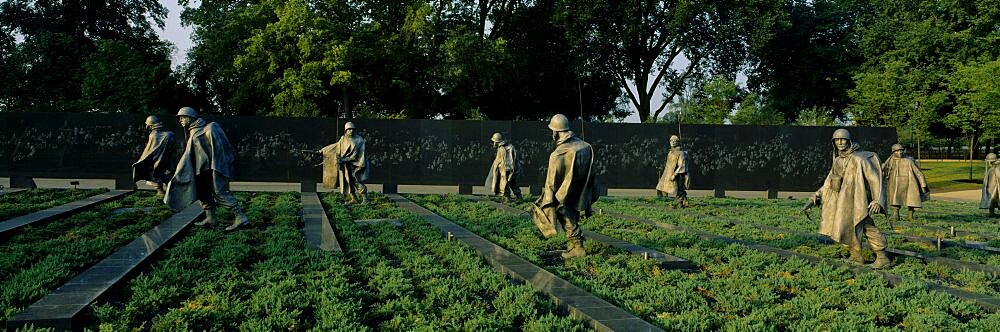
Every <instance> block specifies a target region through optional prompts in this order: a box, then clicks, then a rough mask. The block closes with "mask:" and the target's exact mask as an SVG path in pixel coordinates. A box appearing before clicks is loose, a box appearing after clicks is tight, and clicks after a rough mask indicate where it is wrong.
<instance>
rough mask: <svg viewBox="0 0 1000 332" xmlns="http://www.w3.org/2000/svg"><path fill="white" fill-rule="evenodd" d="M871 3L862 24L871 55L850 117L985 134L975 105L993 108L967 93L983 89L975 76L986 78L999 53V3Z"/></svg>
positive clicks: (899, 0) (854, 95)
mask: <svg viewBox="0 0 1000 332" xmlns="http://www.w3.org/2000/svg"><path fill="white" fill-rule="evenodd" d="M869 6H870V8H871V10H870V11H868V14H867V15H864V16H863V17H862V20H861V24H859V25H858V29H857V31H858V36H859V37H858V40H859V42H858V45H859V49H860V50H861V51H862V54H863V56H864V58H865V62H864V64H863V65H862V66H861V67H860V69H859V70H858V72H857V73H856V75H855V77H856V79H857V80H858V84H857V86H856V87H855V88H854V89H853V90H852V91H851V96H852V105H851V106H850V108H849V109H848V111H849V113H850V115H851V117H852V118H853V119H856V121H857V122H858V123H859V124H863V125H900V122H902V123H903V124H902V126H906V127H910V128H912V129H913V130H915V131H917V132H924V131H925V130H930V131H931V132H932V133H933V132H937V133H944V134H947V135H954V133H949V132H948V130H947V129H948V128H951V129H960V130H961V131H962V133H963V134H964V135H966V136H967V137H972V138H975V137H979V136H981V135H982V134H983V133H984V132H985V131H986V130H987V129H986V128H985V127H984V124H985V123H986V122H983V121H982V120H983V117H982V116H981V114H979V113H976V112H978V111H988V109H985V108H982V107H983V105H982V102H981V101H982V100H984V99H982V98H985V97H983V95H981V94H980V95H976V96H970V95H967V94H970V93H973V94H977V93H978V92H977V91H980V92H981V91H983V90H982V89H981V87H982V86H979V85H978V84H975V83H974V82H973V81H972V80H971V79H970V77H977V78H978V79H988V77H987V76H985V75H986V74H983V72H982V71H983V70H985V71H986V72H989V70H990V69H989V67H990V66H989V64H988V60H992V59H996V58H997V56H1000V47H998V46H1000V44H998V42H1000V38H998V37H1000V32H998V31H997V30H996V22H997V21H998V20H1000V6H998V5H997V4H996V3H994V2H987V1H962V2H958V3H956V2H954V1H948V0H923V1H904V0H890V1H879V2H871V3H870V4H869ZM980 59H986V60H987V61H981V60H980ZM985 82H989V81H988V80H987V81H985ZM975 100H980V102H976V101H975ZM942 119H943V121H942ZM939 123H940V124H944V125H945V126H944V127H946V128H942V126H938V125H937V124H939ZM975 141H976V140H975V139H972V144H973V145H974V144H975Z"/></svg>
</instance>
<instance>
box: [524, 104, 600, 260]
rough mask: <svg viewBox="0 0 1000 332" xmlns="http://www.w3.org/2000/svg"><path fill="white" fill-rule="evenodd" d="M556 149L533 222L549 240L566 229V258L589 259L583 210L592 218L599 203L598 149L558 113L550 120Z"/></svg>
mask: <svg viewBox="0 0 1000 332" xmlns="http://www.w3.org/2000/svg"><path fill="white" fill-rule="evenodd" d="M549 129H550V130H552V140H553V141H555V144H556V146H555V150H553V151H552V154H550V155H549V164H548V172H547V174H546V176H545V185H544V186H543V187H542V195H541V196H540V197H539V198H538V200H536V201H535V202H534V205H532V219H533V220H534V222H535V224H536V226H538V229H539V230H540V231H541V232H542V235H544V236H545V237H551V236H553V235H555V234H556V232H557V231H556V223H557V222H558V223H559V225H561V226H562V228H563V230H565V232H566V237H567V240H568V242H569V243H568V245H567V250H566V251H565V252H563V253H562V257H563V258H565V259H568V258H573V257H580V256H585V255H586V254H587V253H586V250H584V248H583V232H582V230H581V229H580V224H579V223H580V211H581V210H582V211H584V213H585V214H586V215H590V213H591V212H590V211H591V205H592V204H593V203H594V202H595V201H597V192H596V191H595V190H594V180H595V179H594V170H593V168H592V166H593V165H594V148H593V147H592V146H590V144H587V142H584V141H583V140H582V139H580V138H579V137H577V136H576V135H574V134H573V132H572V131H570V128H569V119H567V118H566V116H564V115H562V114H556V115H555V116H553V117H552V119H551V121H549Z"/></svg>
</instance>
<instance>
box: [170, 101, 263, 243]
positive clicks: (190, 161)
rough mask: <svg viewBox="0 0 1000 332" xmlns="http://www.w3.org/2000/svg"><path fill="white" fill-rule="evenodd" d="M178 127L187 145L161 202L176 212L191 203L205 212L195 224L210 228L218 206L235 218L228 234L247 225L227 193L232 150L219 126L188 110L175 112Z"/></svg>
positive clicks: (231, 164)
mask: <svg viewBox="0 0 1000 332" xmlns="http://www.w3.org/2000/svg"><path fill="white" fill-rule="evenodd" d="M177 118H178V120H179V122H180V123H181V127H183V128H184V129H185V130H187V132H188V135H187V137H188V138H187V144H186V145H185V148H184V153H182V154H181V157H180V161H179V162H178V163H177V170H176V171H174V176H173V178H171V179H170V183H169V184H168V185H167V194H166V197H165V198H164V199H163V202H164V203H166V204H167V205H168V206H170V208H171V209H173V210H175V211H178V210H181V209H183V208H185V207H186V206H188V205H189V204H191V203H192V202H194V201H195V200H198V202H200V203H201V206H202V208H203V209H204V210H205V220H202V221H200V222H197V223H195V225H198V226H203V225H214V224H215V223H216V212H215V208H216V207H217V206H218V205H222V206H224V207H226V208H229V210H231V211H233V214H235V218H234V220H233V223H232V225H229V226H228V227H226V231H232V230H235V229H237V228H239V227H240V226H243V225H246V224H249V223H250V219H249V218H247V216H246V214H244V213H243V208H242V207H241V206H240V202H239V201H237V200H236V196H233V193H232V192H231V191H229V181H231V180H232V179H233V162H234V161H235V155H234V153H233V147H232V146H231V145H230V144H229V139H228V138H226V133H225V132H223V131H222V127H221V126H219V124H218V123H215V122H206V121H205V119H202V118H199V117H198V113H197V112H195V110H194V109H193V108H191V107H184V108H181V109H180V110H179V111H177Z"/></svg>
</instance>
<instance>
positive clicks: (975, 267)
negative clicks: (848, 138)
mask: <svg viewBox="0 0 1000 332" xmlns="http://www.w3.org/2000/svg"><path fill="white" fill-rule="evenodd" d="M641 206H643V207H647V208H653V209H658V210H661V211H664V212H666V213H674V212H673V211H672V210H671V209H669V208H666V207H662V206H657V205H650V204H643V205H641ZM685 213H688V214H692V213H693V214H696V215H698V216H702V217H706V218H715V219H719V220H724V221H726V222H728V223H730V224H734V225H746V226H750V227H754V228H757V229H762V230H766V231H771V232H778V233H785V234H791V235H798V236H802V237H811V238H814V239H817V240H819V241H821V242H823V243H830V244H832V243H835V242H834V241H833V239H831V238H830V237H829V236H826V235H823V234H819V233H810V232H803V231H797V230H791V229H786V228H781V227H775V226H770V225H759V224H754V223H752V222H747V221H742V220H737V219H733V218H729V217H724V216H716V215H711V214H706V213H702V212H695V211H685ZM883 233H885V235H886V237H890V236H895V237H900V238H903V239H906V240H907V241H911V242H921V243H928V244H934V240H933V239H930V238H923V237H919V236H913V235H905V234H899V233H895V232H883ZM943 244H944V242H943V241H942V245H943ZM972 249H978V248H972ZM885 251H887V252H890V253H892V254H896V255H902V256H910V257H914V258H917V259H920V260H923V261H925V262H935V263H938V264H942V265H944V266H948V267H951V268H954V269H956V270H959V271H961V270H971V271H979V272H984V273H987V274H989V275H991V276H993V277H994V278H997V277H1000V268H997V267H995V266H990V265H986V264H979V263H973V262H963V261H960V260H957V259H952V258H947V257H940V256H935V255H932V254H924V253H919V252H915V251H910V250H904V249H899V248H885Z"/></svg>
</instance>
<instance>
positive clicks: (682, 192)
mask: <svg viewBox="0 0 1000 332" xmlns="http://www.w3.org/2000/svg"><path fill="white" fill-rule="evenodd" d="M689 164H690V163H689V162H688V154H687V151H684V150H681V138H680V137H678V136H677V135H671V136H670V152H668V153H667V163H666V165H664V166H663V174H661V175H660V182H659V183H657V184H656V195H657V196H660V197H662V196H667V195H674V197H677V206H678V207H687V206H688V200H687V188H688V186H689V185H690V184H691V178H690V177H689V176H688V174H689V173H688V171H689V170H688V166H689Z"/></svg>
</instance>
